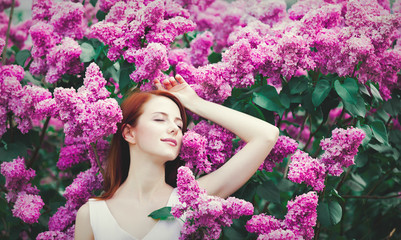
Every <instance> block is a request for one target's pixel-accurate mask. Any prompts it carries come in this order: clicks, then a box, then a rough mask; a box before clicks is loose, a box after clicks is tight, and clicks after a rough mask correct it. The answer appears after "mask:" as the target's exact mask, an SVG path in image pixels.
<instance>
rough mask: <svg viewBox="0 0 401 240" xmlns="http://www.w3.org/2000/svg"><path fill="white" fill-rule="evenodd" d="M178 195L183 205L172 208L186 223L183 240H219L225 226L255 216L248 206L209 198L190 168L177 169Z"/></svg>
mask: <svg viewBox="0 0 401 240" xmlns="http://www.w3.org/2000/svg"><path fill="white" fill-rule="evenodd" d="M177 192H178V198H179V200H180V203H179V204H176V205H174V206H173V208H172V211H171V213H172V214H173V215H174V216H175V217H177V218H180V217H181V216H184V217H185V219H186V221H185V223H184V226H183V229H182V231H181V236H180V239H189V238H191V237H195V238H197V239H218V238H219V237H220V234H221V231H222V230H221V228H222V226H230V225H231V224H232V219H233V218H239V217H240V216H242V215H251V214H253V206H252V204H251V203H249V202H246V201H244V200H241V199H237V198H234V197H230V198H228V199H227V200H225V199H222V198H219V197H214V196H208V195H207V193H206V191H205V190H204V189H202V188H200V187H199V185H198V183H197V182H196V180H195V177H194V175H193V174H192V172H191V170H190V169H189V168H187V167H180V168H179V169H178V175H177Z"/></svg>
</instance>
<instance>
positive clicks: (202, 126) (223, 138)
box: [184, 120, 235, 172]
mask: <svg viewBox="0 0 401 240" xmlns="http://www.w3.org/2000/svg"><path fill="white" fill-rule="evenodd" d="M192 131H194V132H195V133H197V134H200V135H201V136H204V137H205V138H206V140H207V142H206V144H205V145H206V146H205V152H206V156H207V158H208V161H209V162H210V163H206V158H198V157H196V156H192V158H193V159H197V160H198V161H197V163H196V164H194V165H197V166H203V167H202V168H203V169H204V170H209V167H208V165H209V164H210V165H211V166H210V170H211V171H214V170H216V169H217V168H219V167H220V166H222V165H223V164H224V163H225V162H226V161H227V160H228V159H229V158H230V157H231V156H232V148H233V143H232V140H233V138H234V137H235V135H234V134H233V133H231V132H230V131H228V130H227V129H225V128H223V127H221V126H219V125H217V124H209V123H208V122H207V121H205V120H202V121H200V122H199V123H198V124H196V125H195V126H194V127H193V128H192ZM201 141H202V140H201ZM185 144H191V143H184V145H185ZM198 144H199V145H200V144H203V143H200V142H198ZM194 153H195V152H194ZM192 164H193V163H192ZM205 172H206V171H205ZM209 172H210V171H209Z"/></svg>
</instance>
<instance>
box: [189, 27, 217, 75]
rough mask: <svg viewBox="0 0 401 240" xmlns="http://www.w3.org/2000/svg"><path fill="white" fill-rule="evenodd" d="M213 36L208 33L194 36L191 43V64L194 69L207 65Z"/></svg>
mask: <svg viewBox="0 0 401 240" xmlns="http://www.w3.org/2000/svg"><path fill="white" fill-rule="evenodd" d="M213 40H214V37H213V34H212V33H211V32H209V31H205V32H204V33H202V34H200V35H198V36H196V38H195V39H194V40H192V42H191V52H190V54H191V63H192V65H194V67H199V66H203V65H206V64H208V63H209V60H208V56H209V55H210V53H211V50H210V47H211V46H212V45H213Z"/></svg>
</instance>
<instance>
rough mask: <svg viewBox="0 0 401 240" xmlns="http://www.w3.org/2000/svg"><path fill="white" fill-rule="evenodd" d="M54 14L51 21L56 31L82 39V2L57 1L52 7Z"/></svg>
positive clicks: (52, 13) (51, 10)
mask: <svg viewBox="0 0 401 240" xmlns="http://www.w3.org/2000/svg"><path fill="white" fill-rule="evenodd" d="M50 14H51V15H52V16H51V18H50V21H49V23H50V24H51V25H52V26H53V28H54V31H55V32H56V33H57V34H59V35H60V36H63V37H70V38H72V39H81V38H82V37H83V34H84V29H83V27H84V25H83V14H84V7H83V5H82V3H73V2H57V3H53V4H52V7H51V8H50Z"/></svg>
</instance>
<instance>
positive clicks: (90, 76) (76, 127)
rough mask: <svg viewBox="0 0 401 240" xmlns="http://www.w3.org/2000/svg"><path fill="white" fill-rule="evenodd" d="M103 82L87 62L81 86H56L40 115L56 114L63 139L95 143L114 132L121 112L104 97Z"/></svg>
mask: <svg viewBox="0 0 401 240" xmlns="http://www.w3.org/2000/svg"><path fill="white" fill-rule="evenodd" d="M105 85H106V80H105V79H104V78H103V76H102V73H101V72H100V69H99V67H98V66H97V65H96V64H95V63H91V64H90V65H89V67H88V68H87V70H86V76H85V79H84V86H82V87H80V88H79V89H78V91H76V90H75V89H73V88H70V89H66V88H62V87H58V88H56V89H55V90H54V98H53V99H50V100H49V101H47V102H46V104H43V105H40V106H39V107H38V110H39V111H40V112H42V113H44V114H45V113H48V114H50V113H51V112H53V113H57V114H56V116H57V117H58V118H59V119H60V120H61V121H63V122H64V132H65V134H66V135H67V136H71V137H73V138H80V139H81V140H82V141H83V142H86V143H87V144H89V143H95V142H96V141H97V140H99V139H102V138H103V137H104V136H108V135H110V134H112V133H115V132H116V131H117V122H119V121H121V119H122V113H121V109H120V107H119V106H118V103H117V101H116V100H115V99H112V98H107V97H108V96H109V94H110V93H109V92H108V91H107V89H106V88H105Z"/></svg>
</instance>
